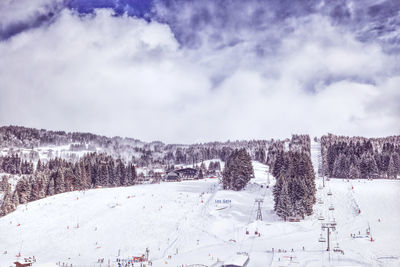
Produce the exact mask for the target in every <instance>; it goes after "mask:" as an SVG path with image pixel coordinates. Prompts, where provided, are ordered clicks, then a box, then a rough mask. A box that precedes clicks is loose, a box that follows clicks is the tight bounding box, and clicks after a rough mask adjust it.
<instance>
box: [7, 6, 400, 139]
mask: <svg viewBox="0 0 400 267" xmlns="http://www.w3.org/2000/svg"><path fill="white" fill-rule="evenodd" d="M292 24H293V25H296V30H295V31H294V32H293V33H288V34H287V35H286V36H282V37H281V44H279V46H278V48H277V49H276V51H275V53H274V54H271V53H268V54H267V55H259V54H257V53H256V52H255V50H254V47H255V46H257V45H258V46H262V45H263V44H265V43H264V40H265V37H260V36H256V35H254V34H252V32H251V31H249V32H246V31H244V32H243V36H244V37H243V39H242V41H241V42H239V43H237V44H236V45H233V46H227V47H224V48H219V49H216V48H215V47H213V46H210V45H208V44H207V43H205V45H204V46H200V47H198V48H196V49H187V48H185V47H182V46H180V45H179V43H178V42H177V40H176V38H175V36H174V34H173V32H172V31H171V29H170V28H169V26H168V25H165V24H161V23H157V22H151V23H148V22H146V21H144V20H142V19H137V18H132V17H127V16H122V17H116V16H112V11H110V10H97V11H96V14H95V15H87V16H78V15H77V14H75V13H74V12H71V11H67V10H64V11H63V12H62V13H61V14H60V17H59V18H58V19H57V21H55V22H54V23H53V24H51V25H49V26H48V27H41V28H36V29H33V30H30V31H27V32H23V33H21V34H19V35H16V36H14V37H13V38H11V39H9V40H7V41H3V42H0V58H1V59H2V60H1V61H0V96H1V98H0V123H1V124H19V125H26V126H32V127H42V128H50V129H65V130H74V131H77V130H80V131H91V132H95V133H100V134H106V135H121V136H130V137H135V138H140V139H143V140H162V141H167V142H180V143H181V142H197V141H207V140H226V139H252V138H271V137H284V136H289V135H290V134H291V133H296V132H300V133H310V134H323V133H326V132H337V133H341V134H342V133H343V134H349V135H388V134H394V133H396V131H398V130H400V129H399V125H394V124H393V122H396V121H398V119H399V116H400V111H399V110H398V104H395V102H393V103H392V105H393V106H392V107H391V108H389V107H388V108H387V109H388V110H387V112H385V113H384V119H382V118H381V116H378V115H376V114H378V113H380V112H379V109H377V111H376V112H374V111H372V109H371V106H373V107H375V106H374V103H380V104H379V105H381V104H382V103H383V102H384V101H386V100H385V99H386V97H388V98H390V96H392V99H395V100H399V95H398V93H397V92H398V91H397V90H396V83H397V82H398V80H391V79H390V76H392V74H391V73H392V72H393V71H394V69H395V67H396V64H397V63H395V62H396V61H394V59H393V58H390V57H388V56H387V55H386V54H385V53H383V52H382V50H381V49H380V47H379V46H378V45H376V44H373V43H372V44H365V43H361V42H358V41H357V40H356V39H355V38H354V36H352V35H351V34H350V33H348V32H342V31H341V30H340V29H336V28H335V27H333V26H331V24H330V23H329V21H327V20H326V18H324V17H320V16H314V17H308V18H307V19H305V20H303V19H302V20H298V21H293V22H292ZM269 33H270V34H272V35H274V36H278V35H279V28H273V29H270V30H269ZM204 34H205V35H206V34H207V33H204ZM225 34H227V35H229V33H225ZM265 46H268V44H265ZM263 49H268V47H263ZM388 77H389V78H388ZM364 81H368V83H364ZM397 84H398V83H397ZM310 86H311V87H312V89H313V90H310V88H309V87H310ZM397 102H398V101H397ZM379 105H378V106H379Z"/></svg>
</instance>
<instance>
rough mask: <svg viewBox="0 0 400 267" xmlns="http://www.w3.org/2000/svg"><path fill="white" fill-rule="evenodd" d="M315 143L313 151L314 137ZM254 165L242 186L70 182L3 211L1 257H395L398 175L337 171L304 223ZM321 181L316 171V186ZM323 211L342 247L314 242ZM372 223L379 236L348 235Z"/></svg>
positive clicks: (162, 260) (299, 260)
mask: <svg viewBox="0 0 400 267" xmlns="http://www.w3.org/2000/svg"><path fill="white" fill-rule="evenodd" d="M313 147H314V148H315V147H316V149H313V150H312V157H313V158H317V157H318V155H315V153H318V146H317V145H316V146H313ZM253 165H254V170H255V178H253V179H252V180H251V182H250V184H249V185H248V186H247V188H246V190H244V191H241V192H234V191H227V190H222V188H221V187H220V186H219V185H218V181H217V180H216V179H205V180H199V181H183V182H179V183H176V182H171V183H161V184H149V185H136V186H132V187H120V188H103V189H93V190H88V191H86V192H69V193H64V194H60V195H56V196H52V197H48V198H45V199H41V200H38V201H35V202H31V203H28V204H27V205H20V206H19V207H18V209H17V210H16V211H15V212H13V213H11V214H8V215H7V216H5V217H2V218H0V266H1V267H3V266H4V267H8V266H11V265H12V262H13V261H14V260H15V255H16V254H17V253H18V252H19V251H20V250H21V254H22V256H23V257H29V256H33V255H34V256H35V257H36V258H37V260H38V262H37V263H36V264H35V265H34V266H37V267H40V266H46V267H47V266H56V265H55V263H56V262H59V261H60V262H65V263H69V264H71V263H72V264H73V266H92V267H93V266H95V267H100V265H99V264H96V262H97V259H99V258H105V262H108V260H111V262H113V263H114V261H115V258H116V256H117V253H118V251H119V250H120V251H121V256H122V257H128V256H140V255H141V254H143V253H144V251H145V249H146V247H149V249H150V259H152V260H153V266H177V265H182V264H204V265H207V266H220V265H221V262H218V263H217V259H218V260H220V261H227V260H230V259H231V258H232V257H234V256H235V255H236V253H237V252H248V253H249V256H250V262H249V264H248V266H249V267H252V266H317V267H321V266H399V257H400V250H399V247H400V241H399V240H398V238H399V237H400V227H398V222H399V220H400V211H399V209H398V205H397V200H398V197H399V193H400V181H394V180H374V181H367V180H351V181H349V182H347V181H346V180H342V179H331V180H330V181H328V182H326V187H325V188H323V189H318V190H317V198H318V197H320V198H322V199H323V200H324V204H322V205H321V204H318V203H317V204H315V206H314V214H313V215H311V216H309V217H306V218H305V220H303V221H301V222H299V223H295V222H283V221H282V220H280V219H279V218H278V217H277V216H276V215H275V214H274V212H273V196H272V185H273V184H274V182H275V180H274V178H273V177H269V178H270V181H269V182H270V186H269V188H268V189H267V188H266V187H265V186H264V185H266V184H268V175H267V172H266V171H267V167H266V166H265V165H263V164H261V163H258V162H253ZM320 184H322V180H320V179H317V180H316V185H317V188H318V187H319V185H320ZM261 185H263V188H261ZM352 186H353V189H352ZM329 191H331V192H332V196H328V195H327V193H328V192H329ZM256 197H262V198H263V199H264V202H263V204H262V213H263V214H262V216H263V221H255V218H256V210H257V208H256V206H255V204H254V199H255V198H256ZM216 200H230V201H231V203H230V204H229V205H228V204H224V203H221V204H220V203H217V202H216ZM331 204H332V205H333V206H334V208H335V209H334V210H333V211H329V209H328V208H329V206H330V205H331ZM358 208H359V209H360V210H361V213H360V214H358V212H357V209H358ZM320 213H323V215H324V217H325V219H326V220H328V219H333V217H334V218H335V220H336V222H337V224H338V225H337V231H335V232H333V234H332V247H333V246H336V243H339V246H340V248H341V249H343V250H344V252H345V254H344V255H341V254H338V253H335V252H326V251H324V249H325V248H326V243H319V242H318V238H319V236H320V234H321V227H320V221H319V220H318V216H319V214H320ZM378 219H380V222H379V221H378ZM10 222H11V223H10ZM18 224H20V226H17V225H18ZM77 224H79V228H76V226H77ZM368 225H369V226H370V228H371V235H372V237H373V238H374V240H375V241H374V242H371V241H370V240H369V239H368V238H351V237H350V234H351V233H355V234H358V231H360V232H362V231H364V232H365V229H366V228H367V227H368ZM67 228H69V229H67ZM246 229H247V230H249V235H246V233H245V231H246ZM255 230H258V232H260V233H261V236H260V237H258V236H255V235H254V232H255ZM322 234H323V236H326V232H322ZM197 240H199V241H197ZM302 246H304V247H305V250H304V251H303V250H302ZM272 248H274V253H273V252H272ZM177 249H178V254H176V250H177ZM278 249H283V250H286V252H285V253H284V252H282V253H278V252H277V251H278ZM292 249H293V252H292V251H291V250H292ZM3 251H7V254H3ZM168 256H171V258H170V259H169V258H168ZM290 257H292V261H290ZM329 259H330V260H331V261H329ZM104 266H105V264H103V267H104ZM111 266H116V265H115V263H114V265H111Z"/></svg>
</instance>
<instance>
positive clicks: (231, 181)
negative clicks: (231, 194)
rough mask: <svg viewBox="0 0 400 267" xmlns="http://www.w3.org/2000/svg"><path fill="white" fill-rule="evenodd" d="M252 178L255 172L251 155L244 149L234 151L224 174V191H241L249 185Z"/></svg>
mask: <svg viewBox="0 0 400 267" xmlns="http://www.w3.org/2000/svg"><path fill="white" fill-rule="evenodd" d="M251 177H254V170H253V165H252V164H251V157H250V155H249V154H248V153H247V152H246V150H245V149H244V148H242V149H239V150H235V151H233V152H232V154H231V155H230V156H229V158H228V160H227V162H226V165H225V170H224V172H223V177H222V184H223V187H224V189H231V190H235V191H240V190H242V189H243V188H244V187H245V186H246V185H247V183H248V182H249V181H250V179H251Z"/></svg>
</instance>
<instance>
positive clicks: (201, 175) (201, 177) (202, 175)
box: [197, 169, 204, 179]
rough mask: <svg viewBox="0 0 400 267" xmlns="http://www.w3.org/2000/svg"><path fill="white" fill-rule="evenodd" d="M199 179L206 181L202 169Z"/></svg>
mask: <svg viewBox="0 0 400 267" xmlns="http://www.w3.org/2000/svg"><path fill="white" fill-rule="evenodd" d="M197 178H198V179H204V174H203V170H202V169H200V171H199V176H198V177H197Z"/></svg>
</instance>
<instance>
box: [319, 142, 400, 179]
mask: <svg viewBox="0 0 400 267" xmlns="http://www.w3.org/2000/svg"><path fill="white" fill-rule="evenodd" d="M321 150H322V160H323V171H324V174H325V175H327V176H329V177H337V178H397V176H398V175H400V138H394V137H390V138H376V139H367V138H357V137H353V138H349V137H337V136H334V135H328V136H323V137H322V138H321Z"/></svg>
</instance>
